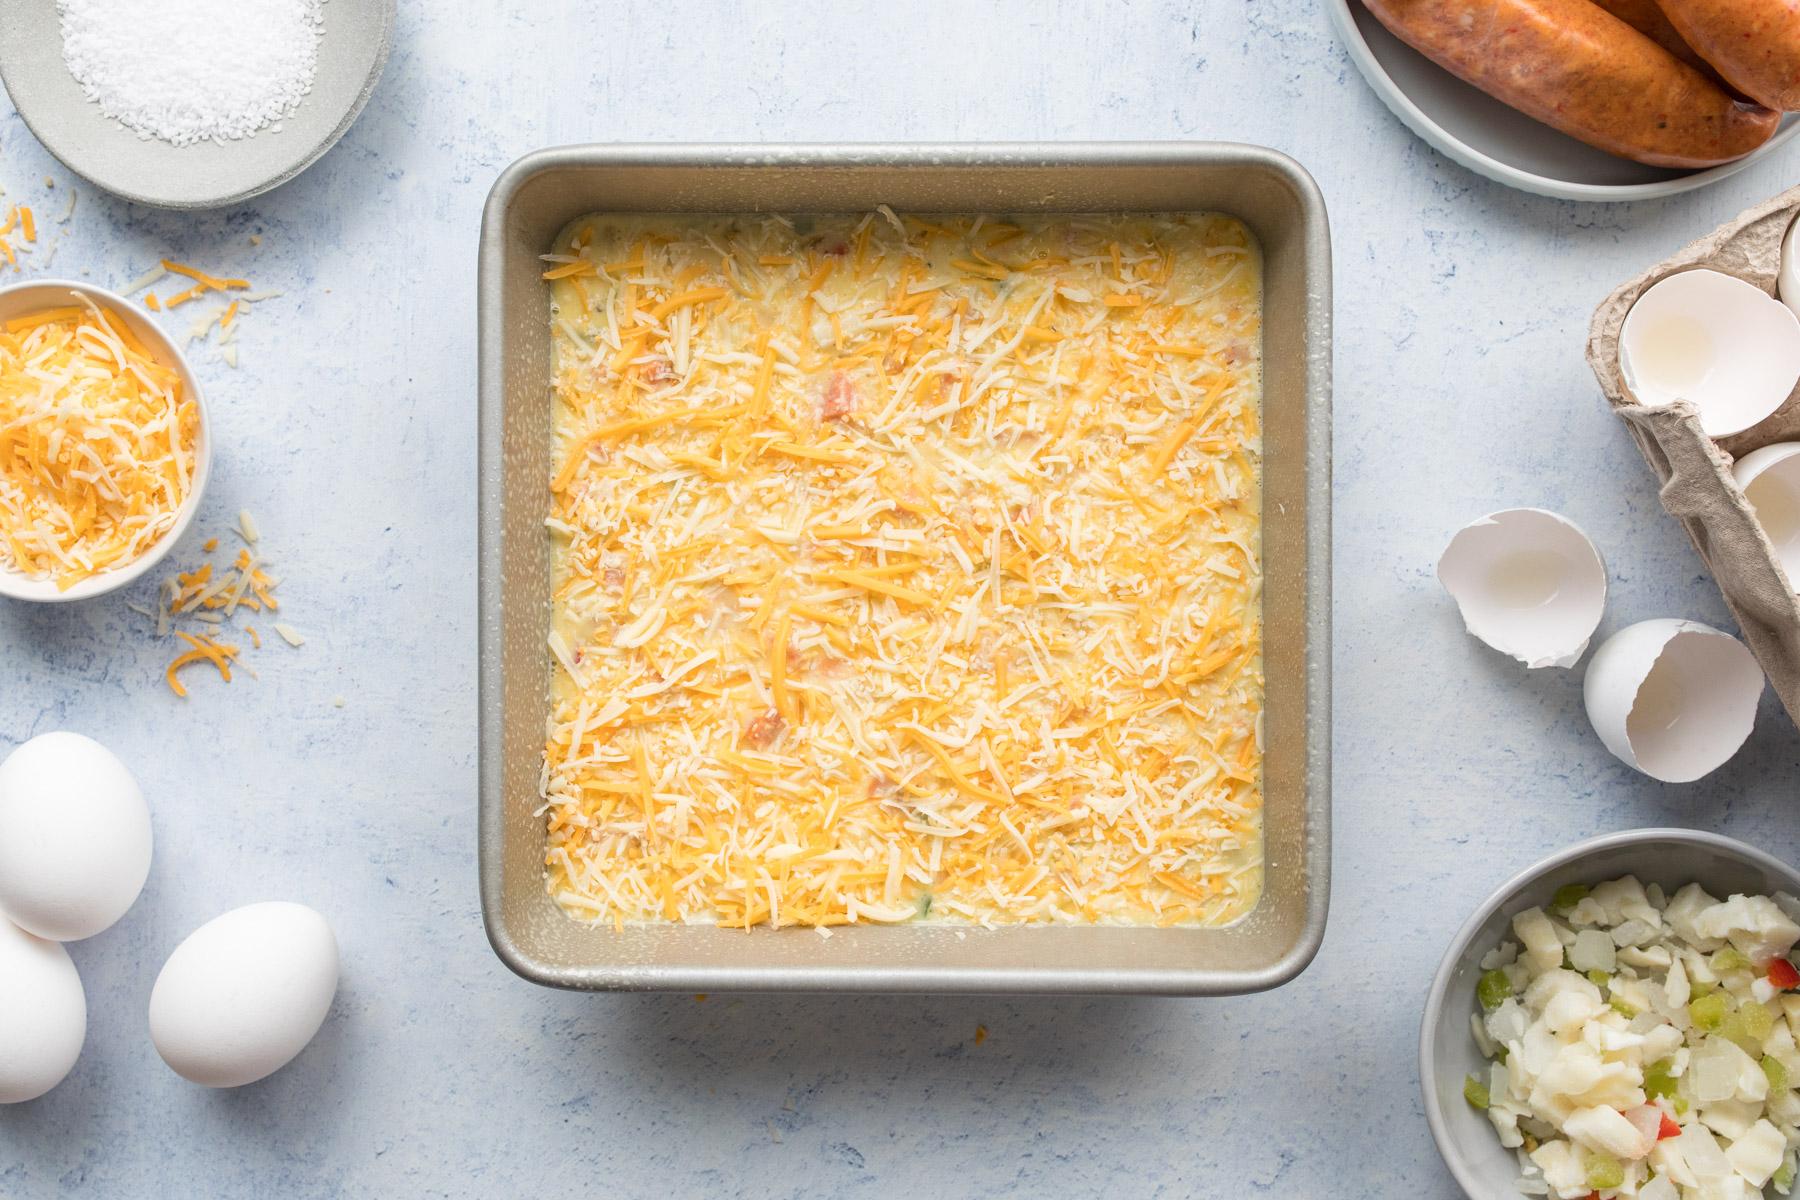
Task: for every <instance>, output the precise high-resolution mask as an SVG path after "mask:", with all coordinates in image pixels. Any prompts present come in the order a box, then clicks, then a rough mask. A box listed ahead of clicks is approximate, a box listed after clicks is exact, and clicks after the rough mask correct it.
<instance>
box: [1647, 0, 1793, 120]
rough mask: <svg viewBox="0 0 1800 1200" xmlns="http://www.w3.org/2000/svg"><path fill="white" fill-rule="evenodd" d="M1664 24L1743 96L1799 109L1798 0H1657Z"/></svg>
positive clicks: (1782, 109) (1781, 106) (1770, 104)
mask: <svg viewBox="0 0 1800 1200" xmlns="http://www.w3.org/2000/svg"><path fill="white" fill-rule="evenodd" d="M1658 3H1660V4H1661V5H1662V10H1663V13H1664V14H1665V15H1666V16H1667V17H1668V18H1669V23H1670V24H1671V25H1673V26H1675V28H1676V30H1677V31H1678V32H1679V33H1680V34H1681V36H1682V37H1683V38H1684V39H1685V40H1686V41H1687V43H1688V44H1689V45H1690V46H1692V47H1693V48H1694V49H1695V50H1698V51H1699V52H1700V57H1702V58H1704V59H1705V60H1706V61H1707V62H1709V63H1711V64H1712V65H1713V68H1714V69H1715V70H1716V71H1718V72H1719V74H1720V75H1722V76H1724V77H1725V82H1726V83H1729V84H1730V85H1731V86H1732V87H1734V88H1736V89H1737V90H1738V91H1740V92H1742V93H1744V95H1746V96H1748V97H1750V98H1751V99H1752V100H1755V101H1756V102H1757V103H1758V104H1765V105H1767V106H1768V107H1770V108H1773V109H1779V110H1780V111H1782V112H1792V111H1794V110H1795V109H1800V0H1658Z"/></svg>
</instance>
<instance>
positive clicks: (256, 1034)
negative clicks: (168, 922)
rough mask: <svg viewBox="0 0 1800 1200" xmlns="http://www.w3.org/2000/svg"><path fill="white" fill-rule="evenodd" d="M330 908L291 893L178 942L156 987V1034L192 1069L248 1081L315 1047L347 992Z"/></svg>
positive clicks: (212, 1081)
mask: <svg viewBox="0 0 1800 1200" xmlns="http://www.w3.org/2000/svg"><path fill="white" fill-rule="evenodd" d="M337 984H338V948H337V939H336V938H335V937H333V936H332V933H331V926H330V924H329V923H327V922H326V920H325V918H324V917H322V916H320V915H319V914H318V913H317V912H315V911H314V910H312V909H310V908H308V907H307V906H306V905H304V904H292V903H289V902H287V901H282V900H271V901H265V902H263V903H260V904H247V905H245V906H244V907H242V908H234V909H232V910H231V911H230V912H228V913H225V914H223V915H222V916H218V917H214V918H213V919H212V920H210V921H208V922H207V923H206V924H204V925H202V926H201V927H200V928H198V929H196V930H194V932H193V933H191V934H189V935H188V936H187V940H185V941H183V942H182V943H181V945H179V946H177V947H175V950H174V952H173V953H171V954H170V955H169V960H168V961H167V962H165V963H164V964H163V969H162V972H161V973H160V974H159V975H157V977H156V986H155V987H154V988H152V989H151V992H150V1040H151V1041H152V1042H154V1043H155V1044H156V1052H157V1053H158V1054H160V1055H162V1058H163V1061H164V1062H166V1063H168V1064H169V1066H170V1067H171V1068H172V1069H173V1070H174V1071H175V1073H176V1074H177V1075H180V1076H181V1077H182V1078H184V1079H189V1080H192V1081H193V1082H194V1083H198V1084H203V1085H205V1086H206V1087H215V1088H226V1087H242V1086H243V1085H244V1084H246V1083H255V1082H256V1081H257V1080H258V1079H261V1078H263V1077H264V1076H265V1075H270V1074H273V1073H274V1072H276V1071H279V1070H280V1069H281V1068H282V1067H285V1066H286V1065H287V1064H288V1063H289V1062H291V1061H293V1059H294V1057H295V1056H296V1055H298V1054H299V1053H300V1051H302V1050H304V1049H306V1045H307V1043H308V1042H310V1041H312V1039H313V1035H314V1034H316V1033H318V1032H319V1027H320V1026H321V1025H323V1024H324V1023H325V1016H326V1014H327V1013H329V1012H330V1011H331V999H332V997H333V996H334V995H336V994H337Z"/></svg>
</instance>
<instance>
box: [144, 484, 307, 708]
mask: <svg viewBox="0 0 1800 1200" xmlns="http://www.w3.org/2000/svg"><path fill="white" fill-rule="evenodd" d="M246 529H248V530H249V531H250V532H251V533H252V534H253V533H254V532H255V530H256V523H255V521H254V520H252V519H251V517H250V514H249V513H248V512H240V513H239V514H238V531H239V534H240V536H243V535H244V531H245V530H246ZM245 542H246V545H244V546H242V547H240V548H239V549H238V551H237V553H236V555H235V556H233V557H232V558H231V559H230V561H229V562H228V563H227V564H226V565H225V566H223V568H222V569H215V564H214V563H212V562H203V563H201V564H200V565H199V566H196V567H192V568H190V569H188V570H185V571H176V572H174V573H173V574H171V575H169V576H168V577H167V578H165V579H164V580H163V581H162V584H161V585H160V587H159V588H158V591H157V604H156V606H155V607H154V608H144V607H141V606H139V605H135V604H134V605H130V606H129V607H130V608H131V609H132V610H133V611H134V612H137V613H140V614H142V615H143V616H145V617H147V618H149V619H150V620H151V621H153V622H154V623H155V625H156V633H157V636H159V637H167V636H169V635H170V634H173V635H174V636H175V637H177V638H180V639H181V640H182V641H184V642H186V643H187V644H188V649H187V650H186V651H184V652H182V653H180V654H178V655H177V656H176V657H175V659H174V661H172V662H171V663H170V664H169V666H168V669H167V672H166V677H167V679H168V684H169V689H170V690H171V691H173V692H174V693H175V694H176V695H177V696H182V697H185V696H187V694H188V693H187V689H186V688H185V687H183V686H182V685H181V683H180V681H179V680H178V679H177V678H176V676H177V674H178V673H179V672H180V671H181V670H182V668H184V667H187V666H191V665H193V664H195V663H199V662H210V663H212V664H213V665H214V666H215V667H217V668H218V670H219V677H220V679H221V681H222V682H225V683H230V682H231V664H232V662H233V661H235V660H237V659H238V658H239V656H240V654H241V648H240V647H238V646H234V645H229V644H227V643H224V642H220V641H218V634H219V632H220V630H221V629H222V628H224V627H225V626H227V625H228V624H229V623H230V622H231V621H233V620H234V619H235V618H237V617H239V616H240V615H242V614H244V613H249V612H256V613H274V612H277V611H279V610H280V608H281V602H280V601H279V600H278V599H277V598H276V596H275V589H276V587H277V585H279V584H280V582H281V580H280V578H279V577H278V576H276V575H273V574H271V573H270V572H269V564H268V563H267V562H265V561H264V560H263V559H262V558H261V557H260V556H259V554H258V552H257V549H256V547H257V545H258V542H257V540H256V539H255V538H253V537H249V536H246V537H245ZM218 548H219V539H218V538H217V537H211V538H208V539H206V541H205V542H204V543H203V544H202V545H201V551H202V552H203V553H205V554H208V555H210V554H212V553H214V552H215V551H216V550H217V549H218ZM181 621H192V622H196V623H198V624H199V625H200V626H201V627H202V629H201V630H197V631H193V632H190V631H188V630H183V629H180V628H177V624H178V623H179V622H181ZM240 628H241V629H242V630H243V633H244V636H246V637H248V638H249V639H250V645H251V648H252V649H256V650H260V649H262V644H263V641H262V635H261V634H260V633H258V632H257V631H256V628H255V627H254V626H252V625H250V624H248V623H247V622H246V623H244V624H243V625H241V626H240ZM274 629H275V631H276V633H278V634H280V636H281V638H282V640H283V641H285V642H287V644H288V645H289V646H293V647H296V648H297V647H299V646H301V645H304V644H305V641H306V639H305V638H304V637H302V636H301V635H300V633H299V632H298V631H297V630H295V629H294V627H293V626H291V625H287V624H284V623H279V622H277V623H275V624H274ZM251 674H252V675H254V674H255V672H254V671H252V672H251Z"/></svg>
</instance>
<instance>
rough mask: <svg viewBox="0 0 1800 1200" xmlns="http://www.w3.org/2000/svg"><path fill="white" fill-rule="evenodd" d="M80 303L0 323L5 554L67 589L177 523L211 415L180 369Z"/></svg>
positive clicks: (0, 498) (0, 531)
mask: <svg viewBox="0 0 1800 1200" xmlns="http://www.w3.org/2000/svg"><path fill="white" fill-rule="evenodd" d="M78 299H79V301H80V302H79V303H75V304H71V305H68V306H65V307H60V308H52V309H48V310H45V311H43V312H39V313H33V314H30V315H27V316H23V317H17V318H14V319H13V320H10V321H8V322H6V324H5V326H4V327H0V561H4V562H5V563H6V565H7V566H9V567H11V568H12V569H13V570H15V571H19V572H21V573H23V574H26V575H29V576H31V577H32V578H34V579H47V580H54V581H55V582H56V584H57V586H58V587H59V588H61V589H63V590H67V589H68V588H70V587H72V586H74V585H75V584H76V583H78V582H80V581H81V580H83V579H86V578H88V577H89V576H92V575H94V574H96V573H98V572H100V571H104V570H106V569H107V568H109V567H118V566H123V565H125V564H126V563H129V562H131V561H132V560H134V559H136V558H137V557H138V556H139V555H141V554H143V553H144V552H145V551H146V550H148V549H149V548H150V547H151V546H152V545H154V544H155V542H156V541H157V539H158V538H160V537H162V536H163V534H165V533H167V532H168V530H169V529H170V527H171V526H173V525H174V524H175V519H176V516H177V515H178V514H179V512H180V510H181V506H182V504H183V503H185V502H186V500H187V496H188V491H189V488H190V487H191V485H192V483H193V469H194V453H195V442H196V439H197V438H198V436H199V422H200V417H199V410H198V408H197V407H196V405H195V403H194V398H193V397H192V396H190V395H187V394H186V392H185V391H184V389H183V388H182V385H181V378H180V376H178V375H177V374H176V373H175V371H174V370H173V369H172V368H170V367H169V366H167V365H165V364H164V363H162V362H160V361H158V360H157V359H156V358H155V357H154V356H153V355H152V354H151V353H150V352H149V351H148V350H146V349H145V348H144V346H143V344H142V343H141V342H140V341H139V340H138V338H137V336H136V335H135V334H133V333H132V332H131V329H130V327H129V326H128V325H127V324H126V323H125V321H124V320H123V319H122V318H120V317H119V316H118V314H116V313H113V312H111V311H109V310H107V309H104V308H100V307H97V306H95V305H94V304H92V303H91V302H89V301H87V300H86V299H85V297H78Z"/></svg>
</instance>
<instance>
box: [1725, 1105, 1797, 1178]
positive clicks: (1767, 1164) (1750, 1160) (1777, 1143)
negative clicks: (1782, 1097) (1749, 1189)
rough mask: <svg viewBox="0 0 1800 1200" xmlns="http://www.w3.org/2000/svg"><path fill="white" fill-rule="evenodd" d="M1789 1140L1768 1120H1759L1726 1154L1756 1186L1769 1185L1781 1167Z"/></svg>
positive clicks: (1740, 1172)
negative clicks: (1770, 1177) (1777, 1169)
mask: <svg viewBox="0 0 1800 1200" xmlns="http://www.w3.org/2000/svg"><path fill="white" fill-rule="evenodd" d="M1786 1149H1787V1139H1786V1138H1784V1137H1782V1136H1781V1131H1780V1130H1779V1129H1777V1128H1775V1126H1773V1125H1771V1124H1769V1123H1768V1122H1767V1121H1758V1122H1757V1123H1756V1124H1754V1125H1752V1126H1751V1127H1750V1128H1749V1130H1748V1131H1747V1132H1745V1133H1744V1134H1743V1136H1741V1137H1739V1138H1737V1139H1735V1140H1734V1141H1733V1142H1732V1143H1731V1146H1730V1147H1729V1148H1728V1149H1727V1150H1726V1151H1725V1157H1726V1158H1727V1159H1729V1160H1730V1161H1731V1165H1732V1168H1733V1169H1734V1170H1736V1171H1737V1173H1738V1174H1739V1175H1742V1176H1743V1177H1744V1178H1745V1179H1746V1180H1747V1181H1749V1183H1750V1184H1751V1186H1753V1187H1761V1186H1762V1185H1763V1184H1765V1183H1767V1182H1769V1176H1771V1175H1773V1174H1775V1169H1776V1168H1777V1167H1779V1166H1780V1165H1781V1155H1782V1152H1783V1151H1785V1150H1786Z"/></svg>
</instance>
